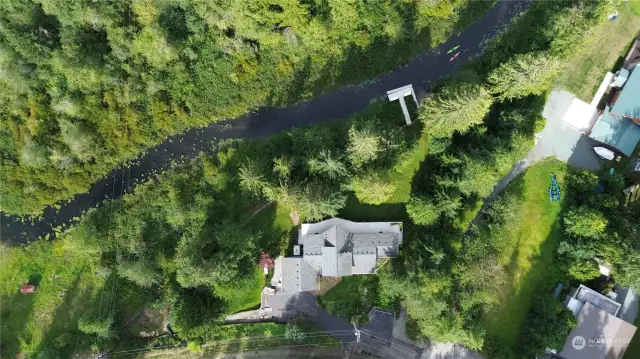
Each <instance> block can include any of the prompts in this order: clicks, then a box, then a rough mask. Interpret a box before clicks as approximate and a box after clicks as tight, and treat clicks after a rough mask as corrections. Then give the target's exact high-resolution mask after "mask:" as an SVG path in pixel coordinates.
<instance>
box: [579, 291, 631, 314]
mask: <svg viewBox="0 0 640 359" xmlns="http://www.w3.org/2000/svg"><path fill="white" fill-rule="evenodd" d="M573 297H574V298H576V299H577V300H579V301H581V302H583V303H585V302H586V303H589V304H591V305H592V306H594V307H596V308H600V309H602V310H604V311H605V312H607V313H609V314H611V315H618V312H619V311H620V307H621V305H620V303H618V302H616V301H615V300H613V299H611V298H609V297H607V296H606V295H602V294H600V293H598V292H596V291H595V290H593V289H591V288H589V287H586V286H584V285H582V284H580V286H579V287H578V289H577V290H576V293H575V294H574V295H573Z"/></svg>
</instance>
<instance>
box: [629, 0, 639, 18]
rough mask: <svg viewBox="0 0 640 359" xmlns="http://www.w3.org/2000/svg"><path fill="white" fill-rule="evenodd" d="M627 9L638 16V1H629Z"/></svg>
mask: <svg viewBox="0 0 640 359" xmlns="http://www.w3.org/2000/svg"><path fill="white" fill-rule="evenodd" d="M629 7H631V11H633V13H634V14H636V15H638V16H640V0H629Z"/></svg>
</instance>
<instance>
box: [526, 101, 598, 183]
mask: <svg viewBox="0 0 640 359" xmlns="http://www.w3.org/2000/svg"><path fill="white" fill-rule="evenodd" d="M574 98H575V95H573V94H571V93H569V92H567V91H564V90H558V89H556V90H553V91H552V92H551V94H550V95H549V98H548V99H547V103H546V104H545V106H544V110H543V111H542V116H543V117H544V118H545V119H546V120H547V123H546V126H545V127H544V129H543V130H542V132H540V133H539V134H538V138H537V143H536V145H535V146H534V147H533V149H532V150H531V152H530V153H529V155H528V156H527V158H526V161H527V162H529V163H533V162H536V161H539V160H541V159H544V158H546V157H549V156H554V157H556V158H557V159H559V160H560V161H563V162H567V163H568V164H569V166H571V167H574V168H584V169H588V170H592V171H597V170H599V169H600V160H599V159H598V156H596V154H595V153H594V152H593V147H594V146H598V142H596V141H595V140H593V139H591V138H589V137H587V136H586V135H585V134H583V133H582V132H580V131H578V130H576V129H575V128H573V127H571V126H569V125H566V124H564V123H563V122H562V117H563V116H564V114H565V113H566V112H567V110H568V109H569V105H570V104H571V101H573V99H574Z"/></svg>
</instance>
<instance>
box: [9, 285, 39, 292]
mask: <svg viewBox="0 0 640 359" xmlns="http://www.w3.org/2000/svg"><path fill="white" fill-rule="evenodd" d="M14 288H15V287H14ZM35 291H36V286H34V285H31V284H25V285H23V286H22V287H20V293H22V294H27V293H33V292H35Z"/></svg>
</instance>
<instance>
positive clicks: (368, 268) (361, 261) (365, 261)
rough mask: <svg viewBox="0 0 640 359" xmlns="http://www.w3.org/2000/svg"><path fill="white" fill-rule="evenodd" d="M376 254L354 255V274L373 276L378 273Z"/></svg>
mask: <svg viewBox="0 0 640 359" xmlns="http://www.w3.org/2000/svg"><path fill="white" fill-rule="evenodd" d="M377 259H378V258H377V257H376V255H375V254H355V253H354V254H353V268H352V272H353V274H373V273H375V272H376V260H377Z"/></svg>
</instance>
